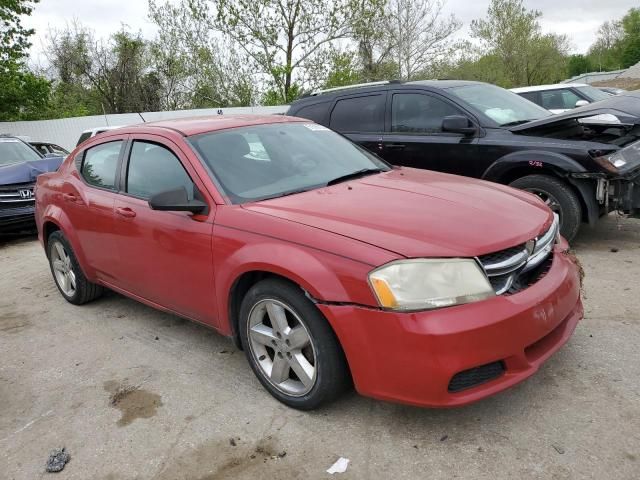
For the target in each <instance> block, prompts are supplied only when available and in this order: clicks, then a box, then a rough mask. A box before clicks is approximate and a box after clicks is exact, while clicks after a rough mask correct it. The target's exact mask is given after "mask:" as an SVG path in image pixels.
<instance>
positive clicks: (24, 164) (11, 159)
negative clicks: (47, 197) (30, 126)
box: [0, 136, 62, 233]
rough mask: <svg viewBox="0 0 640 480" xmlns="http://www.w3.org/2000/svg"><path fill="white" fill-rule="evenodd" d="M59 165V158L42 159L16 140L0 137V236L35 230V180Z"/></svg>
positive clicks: (10, 137)
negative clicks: (29, 229)
mask: <svg viewBox="0 0 640 480" xmlns="http://www.w3.org/2000/svg"><path fill="white" fill-rule="evenodd" d="M61 163H62V157H61V156H52V155H49V156H47V157H45V156H43V155H41V154H40V153H38V152H37V151H36V150H35V149H34V148H33V147H31V146H30V145H29V144H27V143H25V142H23V141H22V140H20V139H19V138H16V137H12V136H0V233H13V232H18V231H21V230H24V229H28V228H34V227H35V224H34V208H35V201H34V193H33V187H34V185H35V182H36V177H37V176H38V175H39V174H41V173H45V172H54V171H56V170H57V169H58V167H60V164H61Z"/></svg>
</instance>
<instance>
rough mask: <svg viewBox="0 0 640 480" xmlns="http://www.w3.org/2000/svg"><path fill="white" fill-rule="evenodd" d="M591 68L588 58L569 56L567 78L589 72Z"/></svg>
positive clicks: (578, 55)
mask: <svg viewBox="0 0 640 480" xmlns="http://www.w3.org/2000/svg"><path fill="white" fill-rule="evenodd" d="M592 68H593V67H592V66H591V62H590V61H589V57H587V56H586V55H581V54H577V55H571V56H570V57H569V60H568V62H567V75H568V76H569V77H575V76H577V75H582V74H583V73H588V72H590V71H591V70H592Z"/></svg>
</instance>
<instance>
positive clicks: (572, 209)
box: [510, 175, 582, 241]
mask: <svg viewBox="0 0 640 480" xmlns="http://www.w3.org/2000/svg"><path fill="white" fill-rule="evenodd" d="M510 185H511V186H512V187H514V188H519V189H520V190H526V191H527V192H531V193H533V194H535V195H537V196H539V197H540V198H541V199H542V200H543V201H544V203H546V204H547V206H548V207H549V208H550V209H551V210H552V211H553V212H555V213H557V214H558V216H559V217H560V233H561V234H562V236H563V237H564V238H566V239H567V240H568V241H571V240H573V237H575V236H576V234H577V233H578V230H579V229H580V223H581V221H582V206H581V205H580V200H579V199H578V196H577V195H576V194H575V192H574V191H573V190H572V189H571V187H570V186H569V185H567V184H566V183H564V182H563V181H562V180H559V179H557V178H555V177H552V176H549V175H527V176H526V177H522V178H519V179H517V180H515V181H513V182H511V183H510Z"/></svg>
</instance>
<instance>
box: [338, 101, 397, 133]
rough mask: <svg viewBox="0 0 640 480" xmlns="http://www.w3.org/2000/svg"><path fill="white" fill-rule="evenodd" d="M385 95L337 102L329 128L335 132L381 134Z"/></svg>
mask: <svg viewBox="0 0 640 480" xmlns="http://www.w3.org/2000/svg"><path fill="white" fill-rule="evenodd" d="M385 99H386V95H383V94H377V95H367V96H364V97H351V98H343V99H341V100H338V101H337V103H336V106H335V107H333V111H332V112H331V122H330V124H329V126H330V127H331V129H333V130H335V131H337V132H345V133H346V132H353V133H359V132H362V133H368V132H383V131H384V104H385Z"/></svg>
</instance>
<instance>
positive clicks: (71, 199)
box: [62, 193, 78, 202]
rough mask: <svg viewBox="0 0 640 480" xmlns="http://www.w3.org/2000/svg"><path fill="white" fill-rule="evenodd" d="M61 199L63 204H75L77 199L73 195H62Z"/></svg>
mask: <svg viewBox="0 0 640 480" xmlns="http://www.w3.org/2000/svg"><path fill="white" fill-rule="evenodd" d="M62 198H63V199H64V201H65V202H77V201H78V197H76V196H75V195H74V194H73V193H63V194H62Z"/></svg>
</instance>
